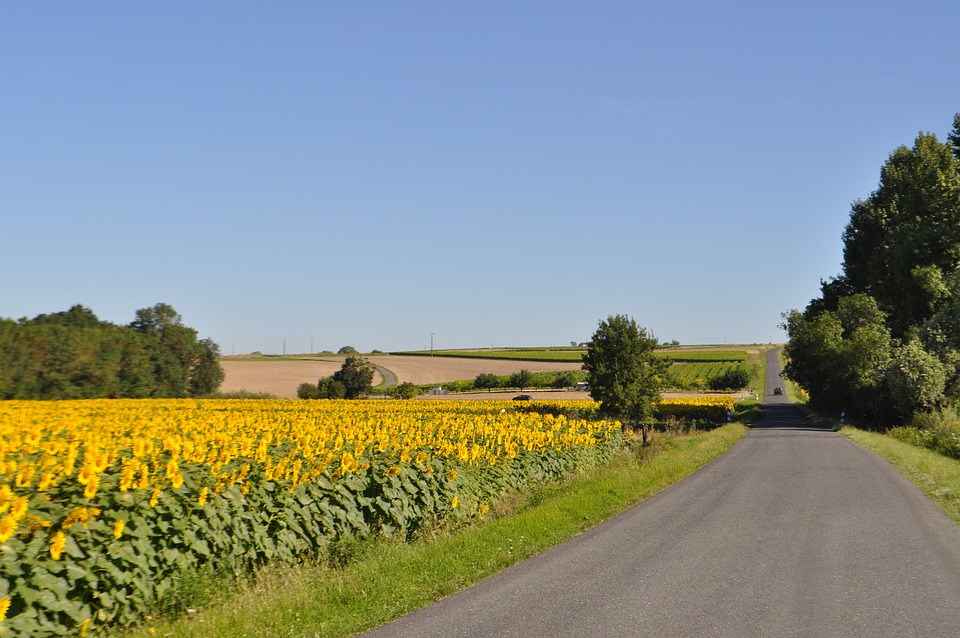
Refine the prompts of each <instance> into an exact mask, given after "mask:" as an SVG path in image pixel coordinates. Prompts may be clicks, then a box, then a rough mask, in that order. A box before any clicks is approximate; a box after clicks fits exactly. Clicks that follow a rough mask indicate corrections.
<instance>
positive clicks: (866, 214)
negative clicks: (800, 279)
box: [783, 113, 960, 426]
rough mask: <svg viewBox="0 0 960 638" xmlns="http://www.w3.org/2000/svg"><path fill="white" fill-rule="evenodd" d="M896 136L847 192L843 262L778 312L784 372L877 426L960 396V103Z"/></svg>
mask: <svg viewBox="0 0 960 638" xmlns="http://www.w3.org/2000/svg"><path fill="white" fill-rule="evenodd" d="M953 123H954V127H953V130H952V131H951V132H950V134H949V135H948V138H947V141H945V142H941V141H940V140H938V139H937V136H936V135H934V134H932V133H921V134H919V135H918V136H917V138H916V139H915V141H914V144H913V146H912V147H910V148H908V147H907V146H900V147H899V148H897V149H896V150H895V151H894V152H893V153H891V154H890V156H889V158H888V159H887V161H886V163H885V164H884V166H883V167H882V169H881V171H880V184H879V186H878V188H877V190H875V191H874V192H873V193H871V194H870V196H869V197H867V198H866V199H863V200H858V201H856V202H854V203H853V205H852V207H851V212H850V220H849V222H848V223H847V226H846V228H845V230H844V233H843V264H842V272H841V273H840V274H839V275H837V276H836V277H833V278H830V279H829V280H827V281H821V294H820V296H819V297H817V298H815V299H813V300H811V301H810V303H809V304H808V305H807V307H806V308H805V309H804V310H803V311H799V310H791V311H789V312H786V313H784V324H783V326H784V328H785V329H786V330H787V333H788V336H789V341H788V343H787V345H786V347H785V354H786V355H787V365H786V368H785V374H786V375H787V376H788V377H789V378H791V379H793V380H794V381H796V382H797V383H798V384H799V385H800V386H801V387H803V388H804V389H805V390H806V391H807V392H808V393H809V396H810V404H811V406H812V407H814V408H816V409H819V410H821V411H829V412H833V413H836V414H839V413H840V412H841V411H843V412H845V413H846V415H847V417H849V418H852V419H860V420H862V421H863V422H865V423H870V424H876V425H879V426H886V425H892V424H896V423H906V422H909V421H910V420H912V419H913V418H915V417H916V416H918V415H922V414H930V413H933V412H936V411H938V410H940V409H942V408H944V407H947V406H949V405H951V404H956V402H957V400H958V399H960V113H958V114H957V115H956V116H955V117H954V122H953Z"/></svg>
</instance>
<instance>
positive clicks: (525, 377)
mask: <svg viewBox="0 0 960 638" xmlns="http://www.w3.org/2000/svg"><path fill="white" fill-rule="evenodd" d="M532 383H533V373H532V372H530V371H529V370H527V369H521V370H518V371H516V372H514V373H513V374H511V375H510V386H509V387H511V388H520V389H521V390H523V389H525V388H527V387H529V386H530V385H531V384H532Z"/></svg>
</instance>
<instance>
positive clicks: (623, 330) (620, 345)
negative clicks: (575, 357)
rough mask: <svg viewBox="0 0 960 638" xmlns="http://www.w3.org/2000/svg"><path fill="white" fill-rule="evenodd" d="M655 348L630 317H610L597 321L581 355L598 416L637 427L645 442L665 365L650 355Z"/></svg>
mask: <svg viewBox="0 0 960 638" xmlns="http://www.w3.org/2000/svg"><path fill="white" fill-rule="evenodd" d="M657 345H658V342H657V339H656V338H655V337H654V336H653V335H651V334H650V333H648V332H647V330H646V329H645V328H642V327H640V326H638V325H637V322H636V321H634V319H633V318H632V317H628V316H627V315H611V316H609V317H607V319H606V320H605V321H600V322H599V325H598V327H597V331H596V332H595V333H593V338H592V340H591V341H590V344H589V345H588V346H587V352H586V354H584V356H583V370H585V371H586V373H587V382H588V383H589V385H590V396H592V397H593V398H594V400H596V401H599V402H600V413H601V414H603V415H604V416H607V417H612V418H616V419H619V420H620V421H621V422H623V424H624V427H628V426H631V425H632V426H636V425H639V426H640V427H641V428H642V430H643V442H644V443H647V442H648V441H649V430H648V425H647V421H648V420H649V419H650V417H651V416H652V415H653V408H654V406H655V405H656V403H657V401H658V400H659V399H660V391H661V389H662V388H663V381H664V375H665V374H666V370H667V365H668V364H667V363H666V362H665V361H663V360H662V359H659V358H657V357H655V356H654V355H653V353H654V350H655V349H656V348H657Z"/></svg>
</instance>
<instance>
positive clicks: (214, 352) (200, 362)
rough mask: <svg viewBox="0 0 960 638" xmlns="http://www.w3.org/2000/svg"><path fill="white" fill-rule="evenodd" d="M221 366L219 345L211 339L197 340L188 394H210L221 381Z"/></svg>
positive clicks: (222, 375)
mask: <svg viewBox="0 0 960 638" xmlns="http://www.w3.org/2000/svg"><path fill="white" fill-rule="evenodd" d="M223 377H224V372H223V366H221V365H220V346H218V345H217V344H216V343H214V342H213V340H211V339H201V340H200V341H198V342H197V346H196V355H195V356H194V358H193V366H192V369H191V370H190V394H192V395H194V396H201V395H204V394H210V393H212V392H214V391H215V390H216V389H217V388H219V387H220V384H221V383H223Z"/></svg>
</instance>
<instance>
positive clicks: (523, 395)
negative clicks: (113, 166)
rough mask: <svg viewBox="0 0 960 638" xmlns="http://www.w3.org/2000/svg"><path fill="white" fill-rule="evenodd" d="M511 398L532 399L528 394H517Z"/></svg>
mask: <svg viewBox="0 0 960 638" xmlns="http://www.w3.org/2000/svg"><path fill="white" fill-rule="evenodd" d="M513 400H514V401H533V397H532V396H530V395H529V394H518V395H517V396H515V397H513Z"/></svg>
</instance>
